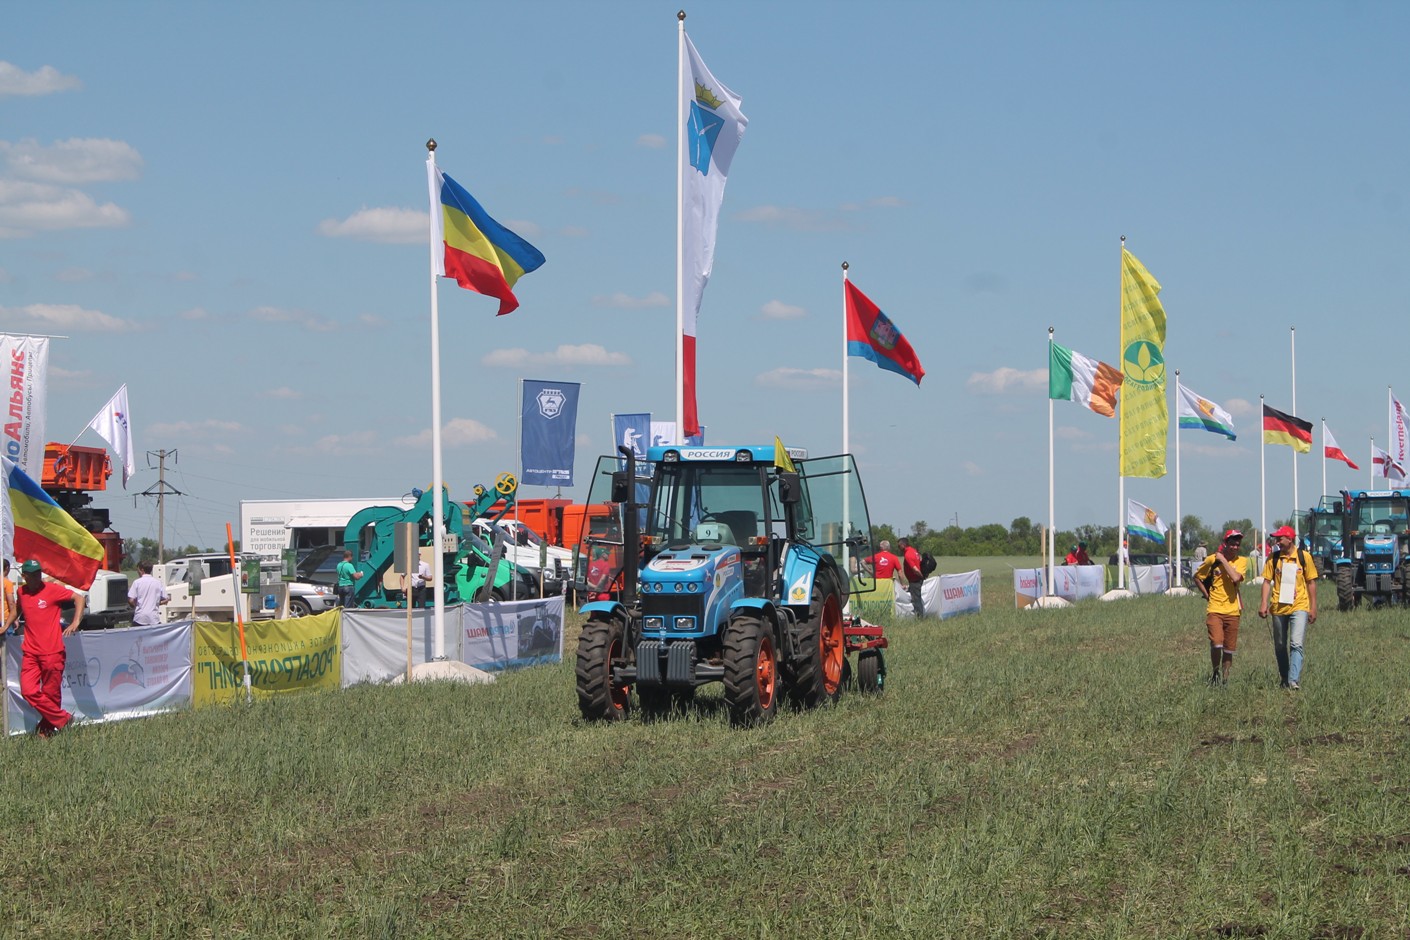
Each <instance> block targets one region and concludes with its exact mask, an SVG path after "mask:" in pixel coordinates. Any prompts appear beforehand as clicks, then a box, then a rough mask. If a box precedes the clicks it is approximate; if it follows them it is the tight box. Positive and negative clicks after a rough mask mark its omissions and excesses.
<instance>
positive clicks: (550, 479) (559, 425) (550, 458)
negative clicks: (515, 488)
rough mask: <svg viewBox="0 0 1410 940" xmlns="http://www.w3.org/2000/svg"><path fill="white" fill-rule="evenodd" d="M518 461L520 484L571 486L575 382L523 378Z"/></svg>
mask: <svg viewBox="0 0 1410 940" xmlns="http://www.w3.org/2000/svg"><path fill="white" fill-rule="evenodd" d="M523 383H524V401H523V404H522V406H521V409H522V410H521V412H520V414H521V415H522V417H521V418H520V423H521V425H522V436H521V439H520V443H519V458H520V461H521V462H522V464H523V467H524V472H523V474H521V475H520V477H519V482H520V483H528V484H533V485H535V486H572V485H573V455H574V450H575V444H576V438H577V433H578V390H579V388H580V387H581V386H580V384H579V383H577V382H545V381H543V380H542V379H524V380H523Z"/></svg>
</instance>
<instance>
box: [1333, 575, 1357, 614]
mask: <svg viewBox="0 0 1410 940" xmlns="http://www.w3.org/2000/svg"><path fill="white" fill-rule="evenodd" d="M1355 606H1356V567H1355V566H1354V565H1337V610H1351V608H1353V607H1355Z"/></svg>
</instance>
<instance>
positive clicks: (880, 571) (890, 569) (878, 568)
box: [866, 539, 901, 581]
mask: <svg viewBox="0 0 1410 940" xmlns="http://www.w3.org/2000/svg"><path fill="white" fill-rule="evenodd" d="M879 549H880V550H879V551H877V553H876V554H875V555H872V556H871V557H870V558H868V559H867V560H866V563H867V565H868V567H870V568H871V570H872V575H873V577H875V578H876V580H878V581H890V580H891V579H892V578H894V577H896V570H897V569H898V568H900V567H901V559H899V558H897V557H896V555H895V554H894V553H893V552H892V551H891V543H890V542H889V541H887V540H886V539H882V540H881V545H880V547H879Z"/></svg>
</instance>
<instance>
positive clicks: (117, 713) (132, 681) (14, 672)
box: [5, 621, 192, 734]
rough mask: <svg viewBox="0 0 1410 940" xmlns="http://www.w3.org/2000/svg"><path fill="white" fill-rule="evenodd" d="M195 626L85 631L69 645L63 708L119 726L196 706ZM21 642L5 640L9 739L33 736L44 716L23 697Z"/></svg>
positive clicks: (184, 623)
mask: <svg viewBox="0 0 1410 940" xmlns="http://www.w3.org/2000/svg"><path fill="white" fill-rule="evenodd" d="M191 639H192V636H191V622H190V621H178V622H176V623H166V624H160V625H157V626H151V627H127V628H124V629H121V630H83V631H80V632H78V633H76V634H74V635H73V636H71V637H69V638H68V639H67V640H66V641H65V643H64V645H65V648H66V649H67V650H68V659H67V661H66V662H65V665H64V687H63V705H64V708H65V709H67V710H68V711H71V712H73V714H74V716H75V717H76V718H78V719H80V720H82V721H120V720H122V719H124V718H139V717H142V716H144V715H156V714H159V713H161V712H167V711H172V710H173V709H179V708H189V707H190V705H191V691H192V690H191ZM22 643H23V638H22V637H17V636H9V637H6V638H5V698H6V705H7V706H8V707H7V709H6V713H7V719H8V725H7V727H6V729H5V730H6V731H7V732H8V733H10V734H23V733H25V732H27V731H33V730H34V728H35V726H36V725H38V724H39V715H38V714H37V713H35V711H34V709H32V708H30V707H29V705H27V704H26V703H25V701H24V699H23V698H22V697H21V696H20V647H21V644H22Z"/></svg>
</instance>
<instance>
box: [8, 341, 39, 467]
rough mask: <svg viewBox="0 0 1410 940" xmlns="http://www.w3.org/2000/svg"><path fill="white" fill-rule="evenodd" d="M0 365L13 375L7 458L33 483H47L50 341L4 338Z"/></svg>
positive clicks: (10, 388) (10, 375)
mask: <svg viewBox="0 0 1410 940" xmlns="http://www.w3.org/2000/svg"><path fill="white" fill-rule="evenodd" d="M0 362H3V363H4V368H5V369H6V370H7V371H8V372H9V376H8V378H9V381H8V382H6V383H5V386H6V387H8V388H9V390H10V393H9V398H8V400H9V408H8V409H6V412H5V456H6V457H9V458H10V459H11V460H13V461H14V462H15V463H17V464H19V465H20V469H21V470H23V471H24V472H25V473H27V474H29V476H30V478H31V479H33V480H36V481H37V480H43V479H44V444H45V440H44V435H45V431H44V416H45V414H46V413H47V411H48V404H49V401H48V388H49V340H48V339H47V338H45V337H43V336H10V335H8V334H0Z"/></svg>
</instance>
